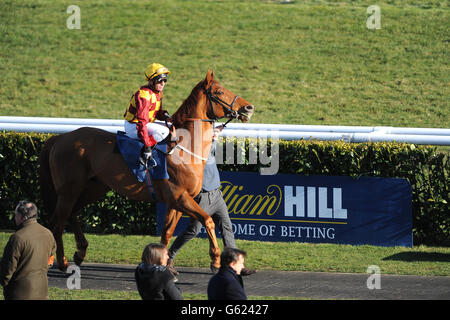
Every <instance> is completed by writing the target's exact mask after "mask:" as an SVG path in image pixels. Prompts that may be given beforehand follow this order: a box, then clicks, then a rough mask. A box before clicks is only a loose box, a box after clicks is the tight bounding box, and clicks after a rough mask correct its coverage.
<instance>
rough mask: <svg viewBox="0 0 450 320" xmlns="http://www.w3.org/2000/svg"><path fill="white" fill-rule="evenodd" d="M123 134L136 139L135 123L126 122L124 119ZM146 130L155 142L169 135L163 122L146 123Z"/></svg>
mask: <svg viewBox="0 0 450 320" xmlns="http://www.w3.org/2000/svg"><path fill="white" fill-rule="evenodd" d="M124 128H125V134H126V135H127V136H129V137H130V138H133V139H138V140H139V137H138V135H137V129H136V124H135V123H131V122H128V121H127V120H125V124H124ZM147 132H148V135H151V136H153V138H155V140H156V142H161V141H162V140H164V139H165V138H166V137H167V136H168V135H169V128H167V127H166V126H165V125H164V124H160V123H157V122H149V123H147Z"/></svg>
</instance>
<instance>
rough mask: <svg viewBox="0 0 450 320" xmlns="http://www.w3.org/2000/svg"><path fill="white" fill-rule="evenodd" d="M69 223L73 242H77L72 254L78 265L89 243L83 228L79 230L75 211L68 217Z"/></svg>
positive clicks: (84, 255)
mask: <svg viewBox="0 0 450 320" xmlns="http://www.w3.org/2000/svg"><path fill="white" fill-rule="evenodd" d="M70 225H71V226H72V230H73V233H74V235H75V242H76V243H77V251H75V253H74V254H73V261H74V262H75V264H76V265H77V266H80V265H81V263H82V262H83V260H84V258H85V257H86V250H87V247H88V244H89V243H88V241H87V240H86V237H85V236H84V233H83V230H81V226H80V222H79V221H78V218H77V216H76V214H75V213H74V214H72V216H71V217H70Z"/></svg>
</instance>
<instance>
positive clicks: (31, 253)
mask: <svg viewBox="0 0 450 320" xmlns="http://www.w3.org/2000/svg"><path fill="white" fill-rule="evenodd" d="M37 214H38V210H37V208H36V205H35V204H34V203H32V202H29V201H25V200H22V201H20V202H19V204H18V205H17V206H16V209H15V214H14V220H15V223H16V226H17V227H18V230H17V232H16V233H14V234H13V235H11V237H10V238H9V241H8V243H7V244H6V246H5V249H4V251H3V258H2V261H1V265H0V284H1V285H2V286H3V295H4V298H5V300H46V299H48V279H47V272H48V262H49V259H50V257H52V256H53V255H54V254H55V251H56V241H55V238H54V237H53V234H52V233H51V231H50V230H48V229H47V228H44V227H43V226H41V225H40V224H39V223H38V222H37Z"/></svg>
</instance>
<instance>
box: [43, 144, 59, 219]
mask: <svg viewBox="0 0 450 320" xmlns="http://www.w3.org/2000/svg"><path fill="white" fill-rule="evenodd" d="M56 138H57V136H54V137H51V138H49V139H48V140H47V141H46V142H45V143H44V147H43V148H42V151H41V154H40V155H39V165H40V175H39V184H40V187H41V198H42V200H43V201H44V209H45V211H46V212H47V214H48V215H49V217H51V216H52V215H53V212H54V211H55V208H56V200H57V196H56V192H55V185H54V184H53V179H52V174H51V171H50V151H51V150H52V147H53V145H54V144H55V142H56Z"/></svg>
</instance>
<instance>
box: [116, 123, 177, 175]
mask: <svg viewBox="0 0 450 320" xmlns="http://www.w3.org/2000/svg"><path fill="white" fill-rule="evenodd" d="M116 138H117V139H116V140H117V148H118V149H119V152H120V153H121V154H122V156H123V158H124V160H125V162H126V163H127V165H128V167H129V168H130V170H131V171H132V172H133V174H134V175H135V176H136V178H137V179H138V180H139V182H146V183H149V181H147V172H146V170H145V169H146V168H145V166H144V165H143V164H142V163H141V162H140V156H141V150H142V147H143V146H144V144H143V143H142V142H140V141H139V140H136V139H132V138H130V137H128V136H127V135H125V132H123V131H117V136H116ZM166 152H167V144H166V143H165V142H160V143H158V144H157V145H156V147H155V148H154V149H153V152H152V155H153V159H155V161H156V163H157V166H156V167H153V168H150V167H149V168H148V172H149V174H150V176H151V178H152V179H169V174H168V173H167V160H166Z"/></svg>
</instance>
